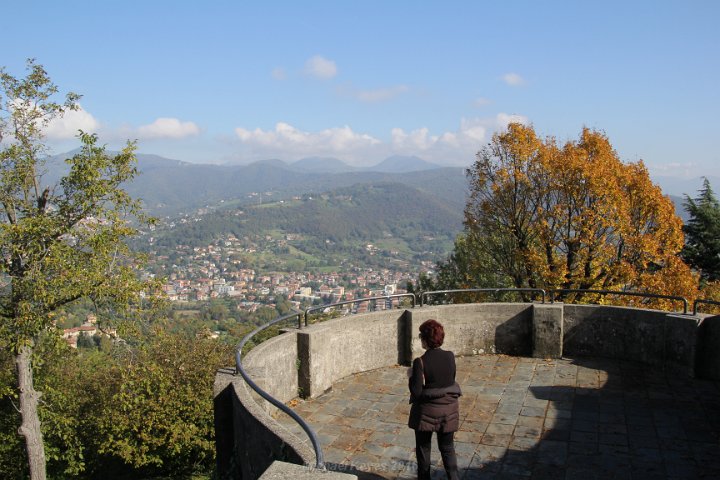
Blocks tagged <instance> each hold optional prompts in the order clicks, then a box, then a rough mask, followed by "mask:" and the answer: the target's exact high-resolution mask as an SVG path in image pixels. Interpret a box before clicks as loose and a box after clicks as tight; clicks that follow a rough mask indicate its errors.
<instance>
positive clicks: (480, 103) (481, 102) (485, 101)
mask: <svg viewBox="0 0 720 480" xmlns="http://www.w3.org/2000/svg"><path fill="white" fill-rule="evenodd" d="M491 103H492V102H491V101H490V99H489V98H485V97H479V98H476V99H475V101H474V102H473V105H475V106H476V107H479V108H480V107H485V106H487V105H490V104H491Z"/></svg>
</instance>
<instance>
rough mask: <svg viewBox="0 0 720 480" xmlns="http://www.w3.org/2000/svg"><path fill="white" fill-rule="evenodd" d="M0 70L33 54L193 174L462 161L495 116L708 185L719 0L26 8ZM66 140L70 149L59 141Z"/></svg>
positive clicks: (113, 134) (116, 127)
mask: <svg viewBox="0 0 720 480" xmlns="http://www.w3.org/2000/svg"><path fill="white" fill-rule="evenodd" d="M2 13H3V18H4V21H3V37H4V39H5V42H4V44H5V48H4V49H3V52H2V56H1V57H0V65H3V66H5V67H6V69H7V70H8V71H9V72H11V73H13V74H15V75H16V76H20V75H23V74H24V62H25V59H26V58H28V57H34V58H36V59H37V61H38V62H39V63H41V64H43V65H44V66H45V68H46V69H47V71H48V72H49V74H50V75H51V77H52V78H53V80H54V81H55V83H56V84H58V86H60V88H61V89H62V90H63V91H67V90H72V91H75V92H77V93H80V94H82V95H83V98H82V101H81V105H82V108H83V110H82V111H81V112H79V113H76V114H74V115H72V116H68V117H66V118H65V119H64V120H63V122H62V123H61V124H57V125H54V126H53V127H52V128H51V130H50V131H49V132H48V139H49V140H50V141H51V142H52V144H53V146H54V148H55V149H56V150H57V151H58V152H60V151H64V150H69V149H71V148H73V147H74V146H76V142H73V141H72V139H71V137H72V133H73V132H75V131H76V129H77V128H78V127H80V128H83V129H85V130H89V131H96V132H97V133H98V134H99V135H100V137H101V140H102V141H103V142H105V143H107V144H108V145H109V146H110V147H111V148H114V147H116V146H118V145H120V144H121V143H122V141H123V140H124V139H127V138H130V139H138V141H139V150H140V151H141V152H143V153H155V154H158V155H162V156H165V157H169V158H175V159H179V160H186V161H192V162H211V163H225V162H235V163H248V162H250V161H253V160H258V159H264V158H280V159H283V160H286V161H293V160H297V159H299V158H303V157H307V156H333V157H337V158H340V159H341V160H344V161H346V162H347V163H350V164H353V165H372V164H375V163H378V162H379V161H381V160H382V159H384V158H385V157H387V156H389V155H394V154H400V155H417V156H420V157H421V158H424V159H426V160H429V161H433V162H436V163H441V164H447V165H469V164H470V163H471V162H472V161H473V159H474V153H475V152H476V151H477V150H478V149H479V148H480V147H481V146H482V145H483V144H485V143H487V142H488V141H489V140H490V138H491V136H492V133H493V132H495V131H497V130H498V129H502V128H503V127H504V126H505V125H506V124H507V122H508V121H511V120H520V121H525V122H529V123H532V124H533V125H534V127H535V129H536V130H537V131H538V132H539V133H540V134H541V135H553V136H555V137H557V139H558V140H560V141H565V140H569V139H575V138H577V136H578V135H579V133H580V131H581V129H582V128H583V126H588V127H591V128H596V129H600V130H603V131H604V132H606V133H607V135H608V136H609V138H610V140H611V142H612V143H613V145H614V146H615V148H616V149H617V151H618V153H619V155H620V157H621V158H622V159H624V160H628V161H636V160H639V159H643V160H644V161H645V163H646V164H647V165H648V167H649V168H650V170H651V172H652V173H653V174H654V175H672V176H676V177H686V176H693V177H694V176H699V175H720V148H718V143H719V142H718V138H720V132H719V131H718V130H720V129H719V127H720V121H719V120H718V114H719V112H720V94H719V90H720V88H719V86H720V53H719V52H720V28H718V22H719V21H720V2H716V1H673V2H670V1H635V2H628V1H623V2H615V1H605V2H584V1H565V2H559V1H503V2H499V1H485V2H481V1H472V2H471V1H467V2H460V1H445V2H422V1H417V0H416V1H388V0H385V1H374V0H363V1H355V2H350V1H340V0H337V1H332V2H329V1H328V2H321V1H315V2H310V1H305V2H299V1H294V2H290V1H288V2H273V1H263V2H240V1H237V0H236V1H228V2H213V1H208V2H199V1H192V2H190V1H187V2H183V1H180V0H175V1H156V0H153V1H142V2H141V1H129V0H124V1H121V2H120V1H118V2H116V1H94V2H90V1H87V2H78V1H72V0H69V1H63V2H57V1H52V2H51V1H42V2H41V1H34V0H28V1H24V2H11V3H8V4H6V5H4V6H3V9H2ZM68 138H70V139H68Z"/></svg>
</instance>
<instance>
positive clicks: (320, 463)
mask: <svg viewBox="0 0 720 480" xmlns="http://www.w3.org/2000/svg"><path fill="white" fill-rule="evenodd" d="M463 292H469V293H476V292H480V293H482V292H485V293H501V292H519V293H522V292H531V293H540V294H541V295H542V302H543V303H545V297H546V291H545V290H543V289H541V288H469V289H455V290H435V291H429V292H422V293H421V294H420V306H421V307H422V306H423V305H424V304H425V299H426V297H429V296H430V295H439V294H448V293H463ZM549 293H550V302H551V303H554V302H555V294H556V293H595V294H604V295H609V294H612V295H626V296H635V297H645V298H660V299H667V300H676V301H682V302H683V313H684V314H686V313H687V310H688V302H687V300H686V299H685V298H684V297H680V296H673V295H660V294H654V293H640V292H623V291H615V290H582V289H558V290H550V291H549ZM403 297H410V298H411V299H412V307H413V308H415V306H416V296H415V294H413V293H399V294H393V295H384V296H379V297H367V298H359V299H356V300H346V301H343V302H337V303H330V304H326V305H319V306H316V307H310V308H307V309H306V310H305V311H304V312H299V311H295V312H294V313H291V314H288V315H284V316H282V317H279V318H276V319H274V320H272V321H270V322H268V323H266V324H264V325H261V326H260V327H258V328H256V329H255V330H253V331H252V332H250V333H249V334H247V335H246V336H245V337H244V338H243V339H242V341H241V342H240V343H239V344H238V346H237V347H236V350H235V364H236V374H240V375H241V376H242V378H243V379H244V380H245V382H247V384H248V385H249V386H250V388H252V389H253V390H254V391H255V392H256V393H257V394H258V395H260V396H261V397H262V398H264V399H265V400H267V401H268V402H270V403H271V404H273V405H274V406H276V407H277V408H279V409H280V410H282V411H283V412H284V413H286V414H287V415H289V416H290V417H291V418H292V419H293V420H295V421H296V422H297V423H298V424H299V425H300V427H302V429H303V430H304V431H305V433H306V434H307V435H308V437H309V438H310V442H311V443H312V445H313V448H314V450H315V458H316V468H318V469H324V468H325V463H324V456H323V452H322V448H321V447H320V443H319V441H318V439H317V435H316V434H315V431H314V430H313V429H312V428H311V427H310V426H309V425H308V424H307V423H305V421H304V420H303V419H302V418H301V417H300V416H299V415H298V414H297V413H295V412H294V411H293V410H292V409H290V408H289V407H287V406H286V405H285V404H284V403H282V402H280V401H279V400H276V399H275V398H273V397H272V396H271V395H270V394H269V393H267V392H266V391H264V390H263V389H262V388H260V387H259V386H258V385H257V384H256V383H255V382H254V381H253V380H252V379H251V378H250V376H249V375H248V374H247V372H246V371H245V369H244V368H243V365H242V349H243V347H245V345H246V344H247V343H248V342H249V341H250V339H251V338H252V337H253V336H255V335H256V334H258V333H259V332H261V331H263V330H265V329H267V328H270V327H272V326H273V325H276V324H278V323H280V322H283V321H286V320H288V319H290V318H293V317H297V319H298V329H302V328H303V325H302V324H303V317H304V323H305V326H306V327H307V326H308V317H309V314H310V313H311V312H314V311H317V310H323V309H325V308H331V307H337V306H341V305H348V304H354V303H361V302H367V301H373V300H389V299H391V298H403ZM700 303H706V304H712V305H720V302H716V301H713V300H703V299H698V300H695V302H694V303H693V315H696V314H697V306H698V304H700Z"/></svg>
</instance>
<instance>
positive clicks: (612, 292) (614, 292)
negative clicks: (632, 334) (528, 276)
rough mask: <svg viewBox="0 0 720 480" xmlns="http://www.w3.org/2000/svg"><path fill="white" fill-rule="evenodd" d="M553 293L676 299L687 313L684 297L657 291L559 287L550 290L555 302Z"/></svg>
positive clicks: (551, 297) (551, 300) (551, 299)
mask: <svg viewBox="0 0 720 480" xmlns="http://www.w3.org/2000/svg"><path fill="white" fill-rule="evenodd" d="M555 293H597V294H599V295H624V296H629V297H643V298H661V299H665V300H676V301H678V302H682V303H683V314H687V311H688V301H687V299H686V298H685V297H680V296H677V295H661V294H658V293H642V292H624V291H618V290H583V289H579V288H561V289H558V290H550V303H555Z"/></svg>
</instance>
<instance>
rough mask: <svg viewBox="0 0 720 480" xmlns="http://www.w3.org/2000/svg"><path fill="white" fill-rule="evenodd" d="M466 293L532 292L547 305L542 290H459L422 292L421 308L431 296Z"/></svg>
mask: <svg viewBox="0 0 720 480" xmlns="http://www.w3.org/2000/svg"><path fill="white" fill-rule="evenodd" d="M464 292H485V293H500V292H520V293H522V292H531V293H540V294H542V303H545V290H543V289H542V288H458V289H454V290H433V291H430V292H422V294H421V295H420V306H421V307H422V306H423V305H425V297H429V296H430V295H439V294H444V293H464Z"/></svg>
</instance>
